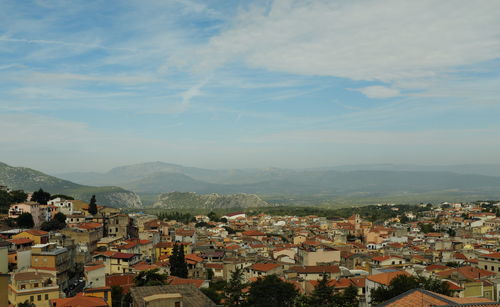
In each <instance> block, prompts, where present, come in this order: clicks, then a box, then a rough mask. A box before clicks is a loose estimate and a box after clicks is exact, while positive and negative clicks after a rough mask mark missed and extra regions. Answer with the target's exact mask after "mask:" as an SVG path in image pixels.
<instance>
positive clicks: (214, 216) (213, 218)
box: [207, 211, 219, 222]
mask: <svg viewBox="0 0 500 307" xmlns="http://www.w3.org/2000/svg"><path fill="white" fill-rule="evenodd" d="M207 216H208V218H209V219H210V220H211V221H212V222H218V221H219V216H217V214H216V213H215V212H213V211H210V213H208V214H207Z"/></svg>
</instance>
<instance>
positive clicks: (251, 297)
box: [247, 275, 299, 307]
mask: <svg viewBox="0 0 500 307" xmlns="http://www.w3.org/2000/svg"><path fill="white" fill-rule="evenodd" d="M298 294H299V293H298V291H297V290H296V289H295V286H294V285H293V284H291V283H288V282H284V281H282V280H281V279H279V278H278V277H277V276H276V275H269V276H266V277H264V278H259V279H257V280H256V281H255V282H253V283H251V284H250V290H249V291H248V300H247V306H260V307H288V306H293V302H294V300H295V297H296V296H297V295H298Z"/></svg>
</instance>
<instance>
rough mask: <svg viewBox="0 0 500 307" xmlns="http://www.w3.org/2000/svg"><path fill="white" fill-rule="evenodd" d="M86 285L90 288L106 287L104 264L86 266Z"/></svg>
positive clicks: (96, 263)
mask: <svg viewBox="0 0 500 307" xmlns="http://www.w3.org/2000/svg"><path fill="white" fill-rule="evenodd" d="M83 271H84V274H85V280H86V285H87V286H89V287H93V288H95V287H105V286H106V278H105V277H104V276H105V275H106V266H105V265H104V263H102V262H92V263H88V264H86V265H85V267H84V269H83Z"/></svg>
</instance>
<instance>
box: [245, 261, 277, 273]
mask: <svg viewBox="0 0 500 307" xmlns="http://www.w3.org/2000/svg"><path fill="white" fill-rule="evenodd" d="M279 266H281V265H280V264H277V263H255V264H253V265H252V266H251V267H250V268H251V269H253V270H254V271H261V272H268V271H271V270H273V269H275V268H277V267H279Z"/></svg>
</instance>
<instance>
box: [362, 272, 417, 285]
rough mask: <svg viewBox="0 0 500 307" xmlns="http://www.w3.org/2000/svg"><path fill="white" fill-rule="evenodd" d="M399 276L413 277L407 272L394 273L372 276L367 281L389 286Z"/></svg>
mask: <svg viewBox="0 0 500 307" xmlns="http://www.w3.org/2000/svg"><path fill="white" fill-rule="evenodd" d="M399 275H405V276H411V274H409V273H408V272H406V271H394V272H388V273H380V274H375V275H370V276H368V277H367V278H366V279H368V280H371V281H373V282H376V283H378V284H382V285H386V286H388V285H389V284H390V283H391V280H392V279H393V278H395V277H397V276H399Z"/></svg>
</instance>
